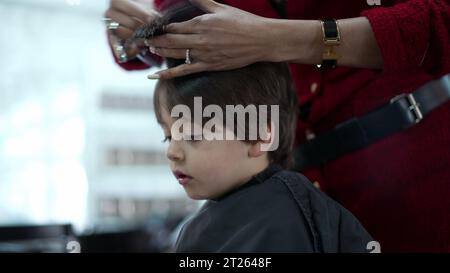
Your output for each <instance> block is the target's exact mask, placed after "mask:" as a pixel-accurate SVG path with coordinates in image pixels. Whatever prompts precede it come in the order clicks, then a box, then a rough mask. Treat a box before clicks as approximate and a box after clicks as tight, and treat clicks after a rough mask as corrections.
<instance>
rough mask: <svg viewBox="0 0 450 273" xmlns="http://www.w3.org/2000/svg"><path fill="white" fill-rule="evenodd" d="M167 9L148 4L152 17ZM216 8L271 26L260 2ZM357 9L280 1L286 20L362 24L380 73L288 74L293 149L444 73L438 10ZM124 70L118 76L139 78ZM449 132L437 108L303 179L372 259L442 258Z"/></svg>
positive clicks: (448, 21)
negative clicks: (353, 228)
mask: <svg viewBox="0 0 450 273" xmlns="http://www.w3.org/2000/svg"><path fill="white" fill-rule="evenodd" d="M173 1H174V0H155V2H156V5H157V6H158V7H162V6H163V4H164V3H169V2H173ZM175 1H176V0H175ZM223 2H225V3H227V4H229V5H232V6H234V7H237V8H241V9H244V10H247V11H249V12H252V13H255V14H258V15H261V16H265V17H274V18H277V17H278V15H277V13H276V12H275V11H274V9H272V6H271V5H270V4H269V1H263V0H246V1H242V0H226V1H223ZM367 2H368V1H366V0H347V1H345V2H342V3H341V2H339V4H337V3H336V1H331V0H323V1H313V0H297V1H287V10H288V13H287V15H288V18H289V19H323V18H335V19H342V18H353V17H358V16H366V17H367V18H368V19H369V22H370V24H371V26H372V29H373V31H374V33H375V37H376V39H377V42H378V46H379V48H380V50H381V53H382V57H383V63H384V69H383V71H379V70H370V69H355V68H346V67H338V68H335V69H319V68H317V67H315V66H311V65H299V64H292V65H291V72H292V75H293V78H294V80H295V83H296V86H297V89H298V97H299V102H300V104H301V105H304V104H305V103H307V102H310V101H312V107H311V112H310V115H309V118H308V120H307V121H306V122H303V121H300V120H299V122H298V130H297V136H298V137H297V139H298V143H302V142H303V141H305V132H306V130H307V129H308V130H309V131H313V132H314V133H316V134H320V133H321V132H323V131H327V130H329V129H331V128H333V127H334V126H335V125H336V124H338V123H340V122H343V121H345V120H347V119H349V118H351V117H353V116H361V115H364V114H365V113H367V112H368V111H370V110H373V109H374V108H376V107H378V106H380V105H383V104H385V103H387V102H388V101H389V100H390V99H391V98H392V97H394V96H395V95H397V94H400V93H404V92H411V91H414V90H415V89H416V88H417V87H419V86H421V85H422V84H424V83H426V82H428V81H430V80H432V79H436V78H439V77H440V76H442V75H444V74H447V73H450V4H449V3H448V0H434V1H433V0H410V1H395V0H381V4H382V6H381V7H377V6H369V5H368V4H367ZM369 2H370V1H369ZM169 4H170V3H169ZM298 35H302V34H301V33H298ZM342 39H345V37H342ZM134 65H135V64H126V65H125V66H124V68H126V69H136V68H139V67H136V66H134ZM449 124H450V103H446V104H445V105H444V106H442V107H440V108H439V109H437V110H436V111H434V112H432V113H431V114H430V115H428V116H427V117H426V118H425V119H424V120H423V121H422V122H421V123H419V124H417V125H415V126H413V127H412V128H409V129H407V130H405V131H402V132H399V133H396V134H394V135H392V136H389V137H386V138H385V139H383V140H381V141H379V142H377V143H374V144H372V145H370V146H368V147H367V148H365V149H363V150H359V151H356V152H353V153H350V154H347V155H345V156H342V157H340V158H338V159H337V160H334V161H332V162H329V163H328V164H326V165H325V166H323V167H321V168H316V169H310V170H307V171H305V172H304V173H305V175H306V176H308V177H309V178H310V179H311V180H312V181H318V182H319V183H320V185H321V188H322V189H323V190H324V191H326V192H327V193H328V194H329V195H330V196H331V197H333V198H334V199H335V200H337V201H338V202H340V203H341V204H342V205H344V207H346V208H347V209H349V210H350V211H351V212H352V213H353V214H354V215H355V216H356V217H357V218H358V219H359V220H360V221H361V222H362V223H363V225H364V226H365V227H366V229H367V230H368V231H369V232H370V233H371V235H372V236H373V237H374V238H375V239H376V240H378V241H379V242H380V243H381V247H382V251H385V252H392V251H421V252H440V251H445V252H450V126H448V125H449Z"/></svg>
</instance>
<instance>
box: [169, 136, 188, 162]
mask: <svg viewBox="0 0 450 273" xmlns="http://www.w3.org/2000/svg"><path fill="white" fill-rule="evenodd" d="M177 142H178V141H174V140H172V142H170V144H169V147H168V148H167V152H166V156H167V158H168V159H169V160H170V161H182V160H183V159H184V153H183V150H182V149H181V147H180V145H179V144H178V143H177Z"/></svg>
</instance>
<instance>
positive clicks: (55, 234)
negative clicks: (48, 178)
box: [0, 224, 75, 253]
mask: <svg viewBox="0 0 450 273" xmlns="http://www.w3.org/2000/svg"><path fill="white" fill-rule="evenodd" d="M74 240H75V235H74V232H73V229H72V225H70V224H62V225H23V226H0V253H5V252H6V253H11V252H14V253H17V252H20V253H42V252H51V253H65V252H68V251H69V250H68V249H67V246H68V242H70V241H74Z"/></svg>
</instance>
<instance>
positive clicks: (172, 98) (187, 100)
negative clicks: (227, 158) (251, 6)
mask: <svg viewBox="0 0 450 273" xmlns="http://www.w3.org/2000/svg"><path fill="white" fill-rule="evenodd" d="M178 62H179V60H170V61H169V66H175V65H178ZM194 97H201V98H202V104H203V107H206V106H207V105H218V106H219V107H220V108H221V109H222V111H223V112H224V113H225V111H226V105H233V106H235V105H242V106H243V107H247V106H249V105H255V106H256V108H258V106H259V105H267V106H268V108H267V109H268V113H267V122H268V124H270V123H271V122H278V128H279V142H278V144H279V145H278V149H276V150H274V151H269V160H270V161H271V163H277V164H279V165H281V166H282V167H284V168H290V167H291V166H292V163H293V162H292V148H293V145H294V139H295V129H296V122H297V109H298V106H297V96H296V92H295V89H294V87H293V82H292V80H291V77H290V73H289V69H288V66H287V64H285V63H267V62H261V63H255V64H252V65H249V66H246V67H243V68H239V69H235V70H229V71H216V72H202V73H197V74H192V75H188V76H183V77H178V78H174V79H170V80H164V81H159V82H158V85H157V88H156V91H155V94H154V109H155V113H156V117H157V119H158V122H159V123H162V119H161V110H162V108H161V107H164V108H165V110H166V111H167V112H168V113H171V110H172V108H173V107H175V106H176V105H186V106H188V107H189V108H190V109H191V113H193V109H194ZM271 105H278V106H279V121H271V120H270V119H271V114H270V109H271V107H270V106H271ZM202 111H203V110H202ZM192 120H193V119H192ZM258 121H259V119H258ZM203 124H204V122H203ZM224 125H225V124H224ZM248 127H249V124H248V122H247V120H246V122H245V128H244V129H245V132H246V138H245V140H243V141H245V142H249V143H254V141H251V140H249V139H248V138H247V132H248ZM235 128H236V126H235ZM272 129H273V128H272ZM235 133H236V131H235ZM258 139H259V138H258Z"/></svg>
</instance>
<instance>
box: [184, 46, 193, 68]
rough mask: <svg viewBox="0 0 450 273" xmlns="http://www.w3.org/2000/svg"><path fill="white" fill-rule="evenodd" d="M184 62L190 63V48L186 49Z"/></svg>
mask: <svg viewBox="0 0 450 273" xmlns="http://www.w3.org/2000/svg"><path fill="white" fill-rule="evenodd" d="M184 62H185V63H186V64H192V60H191V50H190V49H186V60H185V61H184Z"/></svg>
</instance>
